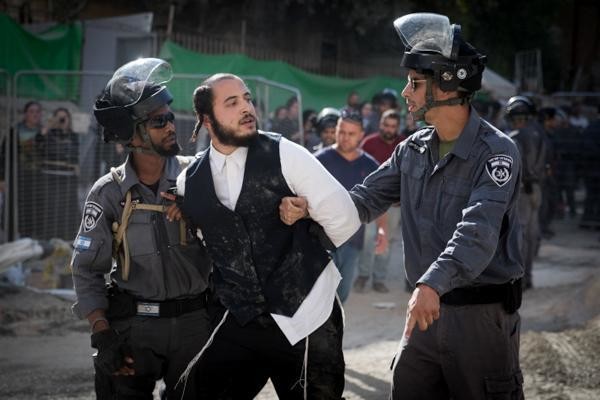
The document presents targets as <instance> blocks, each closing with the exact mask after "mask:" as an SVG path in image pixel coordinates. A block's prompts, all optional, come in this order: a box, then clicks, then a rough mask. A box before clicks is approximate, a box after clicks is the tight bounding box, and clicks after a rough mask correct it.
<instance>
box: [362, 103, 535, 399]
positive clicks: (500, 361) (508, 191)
mask: <svg viewBox="0 0 600 400" xmlns="http://www.w3.org/2000/svg"><path fill="white" fill-rule="evenodd" d="M438 147H439V139H438V136H437V134H436V132H435V130H434V128H433V127H426V128H424V129H422V130H420V131H418V132H416V133H415V134H413V135H412V136H410V137H409V138H408V139H407V140H406V141H404V142H403V143H401V144H400V145H399V146H398V147H397V148H396V150H395V151H394V153H393V154H392V157H391V158H390V159H389V160H388V161H387V162H385V163H384V164H382V165H381V167H380V168H379V169H378V170H377V171H375V172H374V173H373V174H371V175H370V176H369V177H367V179H366V180H365V182H364V183H363V184H362V185H357V186H355V187H354V189H353V190H352V191H351V196H352V198H353V200H354V202H355V204H356V207H357V209H358V211H359V215H360V218H361V220H362V221H363V222H368V221H372V220H374V219H375V218H377V217H378V216H379V215H381V214H382V213H384V212H385V211H386V210H387V209H388V208H389V207H390V206H391V205H392V204H394V203H397V202H400V204H401V214H402V221H403V223H402V233H403V238H404V263H405V268H406V274H407V278H408V280H409V282H410V283H411V285H417V284H421V283H422V284H426V285H427V286H430V287H431V288H433V289H435V291H436V292H437V293H438V294H439V295H440V296H441V311H440V318H439V319H438V320H437V321H435V322H434V323H433V325H431V326H430V327H429V328H428V329H427V330H426V331H424V332H422V331H420V330H417V329H415V330H414V331H413V333H412V335H411V337H410V340H409V341H408V342H407V343H406V342H404V343H402V348H401V351H400V353H399V354H398V356H397V359H396V367H395V370H394V388H393V396H394V398H403V399H404V398H412V397H411V393H412V395H413V396H415V394H414V393H416V392H418V393H419V394H420V395H423V394H428V395H429V396H428V397H425V398H436V399H437V398H447V397H448V387H446V386H445V385H446V384H447V385H453V386H454V387H452V388H450V389H451V390H452V393H453V394H454V395H456V394H457V393H458V394H461V395H462V396H459V398H466V399H468V398H473V399H481V398H486V393H487V394H489V393H494V392H496V391H501V390H506V391H507V392H513V391H518V390H519V388H520V384H521V382H522V377H521V372H520V370H519V363H518V348H519V343H518V337H519V335H518V329H519V323H520V318H519V314H518V313H517V312H516V308H518V304H519V302H520V299H519V298H517V297H518V296H519V294H520V291H517V288H516V286H518V285H519V284H516V282H518V279H519V278H520V277H521V275H522V274H523V268H522V262H521V256H520V252H519V242H520V237H519V235H520V230H519V224H518V219H517V203H516V202H517V193H518V190H517V189H518V183H519V179H520V176H519V175H520V170H521V167H520V165H521V160H520V156H519V152H518V150H517V148H516V146H515V144H514V142H513V141H512V140H511V139H510V138H509V137H507V136H506V135H505V134H503V133H501V132H500V131H498V130H497V129H496V128H494V127H492V126H491V125H490V124H488V123H487V122H486V121H484V120H483V119H481V118H480V117H479V115H478V114H477V112H476V111H475V110H474V109H473V108H472V107H471V109H470V117H469V120H468V122H467V124H466V125H465V127H464V129H463V131H462V133H461V135H460V136H459V138H458V139H457V141H456V143H455V146H454V148H453V149H452V151H451V152H450V153H448V154H447V155H446V156H444V157H443V158H441V159H440V160H438ZM514 283H515V284H514ZM519 289H520V288H519ZM515 292H516V293H515ZM470 333H473V334H472V335H471V334H470ZM444 381H445V382H444ZM421 398H423V397H421Z"/></svg>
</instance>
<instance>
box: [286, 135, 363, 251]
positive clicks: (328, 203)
mask: <svg viewBox="0 0 600 400" xmlns="http://www.w3.org/2000/svg"><path fill="white" fill-rule="evenodd" d="M279 149H280V159H281V172H282V173H283V176H284V178H285V180H286V182H287V184H288V186H289V188H290V190H291V191H292V192H294V193H295V194H296V196H301V197H304V198H305V199H306V201H307V202H308V213H309V215H310V217H311V218H312V219H313V220H315V221H316V222H317V223H318V224H319V225H321V226H322V227H323V229H324V230H325V233H326V234H327V236H328V237H329V239H331V242H332V243H333V244H334V245H335V246H336V247H339V246H340V245H341V244H343V243H344V242H345V241H346V240H348V239H349V238H350V237H351V236H352V235H353V234H354V233H355V232H356V231H357V230H358V228H359V227H360V221H359V219H358V213H357V212H356V208H355V207H354V204H353V203H352V200H351V199H350V195H349V194H348V192H347V191H346V189H344V187H343V186H342V185H341V184H340V183H339V182H338V181H337V179H335V178H334V177H333V176H332V175H331V174H330V173H329V172H328V171H327V170H326V169H325V167H323V165H322V164H321V163H320V162H319V161H318V160H317V159H316V158H315V157H314V156H313V155H312V154H310V153H309V152H308V150H306V149H305V148H303V147H301V146H299V145H297V144H295V143H293V142H291V141H289V140H287V139H283V138H282V139H281V142H280V146H279Z"/></svg>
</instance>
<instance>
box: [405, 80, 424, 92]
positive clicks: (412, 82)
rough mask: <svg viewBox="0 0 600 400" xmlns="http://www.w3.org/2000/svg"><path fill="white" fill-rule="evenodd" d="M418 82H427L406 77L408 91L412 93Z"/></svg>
mask: <svg viewBox="0 0 600 400" xmlns="http://www.w3.org/2000/svg"><path fill="white" fill-rule="evenodd" d="M419 82H427V79H412V78H411V77H410V76H409V77H408V84H409V85H410V90H412V91H413V92H415V91H416V90H417V83H419Z"/></svg>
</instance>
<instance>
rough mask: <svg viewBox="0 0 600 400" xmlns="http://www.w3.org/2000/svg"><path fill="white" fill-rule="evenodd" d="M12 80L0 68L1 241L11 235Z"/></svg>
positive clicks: (4, 240)
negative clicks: (9, 198)
mask: <svg viewBox="0 0 600 400" xmlns="http://www.w3.org/2000/svg"><path fill="white" fill-rule="evenodd" d="M10 87H11V80H10V75H9V74H8V72H7V71H5V70H0V243H4V242H6V241H7V240H8V238H9V235H8V232H9V230H10V229H9V221H10V219H9V218H8V215H9V211H10V210H9V208H8V206H9V201H8V194H9V191H8V189H7V188H8V186H9V184H10V179H9V171H10V154H11V152H10V145H11V141H10V108H11V96H10Z"/></svg>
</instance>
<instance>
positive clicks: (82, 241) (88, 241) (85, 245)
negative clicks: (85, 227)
mask: <svg viewBox="0 0 600 400" xmlns="http://www.w3.org/2000/svg"><path fill="white" fill-rule="evenodd" d="M91 246H92V238H89V237H87V236H81V235H79V236H77V240H75V249H76V250H79V251H84V250H87V249H89V248H90V247H91Z"/></svg>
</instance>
